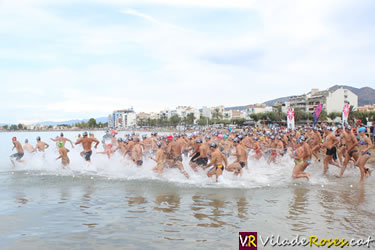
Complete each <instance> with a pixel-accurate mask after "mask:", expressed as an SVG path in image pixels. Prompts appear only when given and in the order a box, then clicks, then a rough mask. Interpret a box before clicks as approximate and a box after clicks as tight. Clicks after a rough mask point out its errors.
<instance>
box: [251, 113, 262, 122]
mask: <svg viewBox="0 0 375 250" xmlns="http://www.w3.org/2000/svg"><path fill="white" fill-rule="evenodd" d="M249 116H250V118H251V119H253V120H254V121H256V122H257V121H259V118H260V116H259V115H258V114H255V113H253V114H250V115H249Z"/></svg>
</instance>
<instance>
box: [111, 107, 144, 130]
mask: <svg viewBox="0 0 375 250" xmlns="http://www.w3.org/2000/svg"><path fill="white" fill-rule="evenodd" d="M136 119H137V115H136V113H135V112H134V110H133V109H123V110H116V111H113V112H112V115H109V117H108V125H110V127H114V128H127V127H131V126H135V125H136Z"/></svg>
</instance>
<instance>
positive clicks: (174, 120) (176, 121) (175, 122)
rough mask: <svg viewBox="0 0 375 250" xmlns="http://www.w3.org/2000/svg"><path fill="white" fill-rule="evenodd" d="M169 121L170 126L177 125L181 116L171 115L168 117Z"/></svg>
mask: <svg viewBox="0 0 375 250" xmlns="http://www.w3.org/2000/svg"><path fill="white" fill-rule="evenodd" d="M169 121H170V123H171V124H172V126H175V127H176V126H177V125H178V124H179V123H180V121H181V118H180V117H179V116H178V115H173V116H172V117H171V118H170V119H169Z"/></svg>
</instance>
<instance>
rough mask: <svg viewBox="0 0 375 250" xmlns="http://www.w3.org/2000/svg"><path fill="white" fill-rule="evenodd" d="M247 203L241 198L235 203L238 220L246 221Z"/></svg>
mask: <svg viewBox="0 0 375 250" xmlns="http://www.w3.org/2000/svg"><path fill="white" fill-rule="evenodd" d="M247 210H248V202H247V200H246V198H244V197H242V198H240V199H239V200H238V201H237V216H238V218H240V219H247Z"/></svg>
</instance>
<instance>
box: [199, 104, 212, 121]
mask: <svg viewBox="0 0 375 250" xmlns="http://www.w3.org/2000/svg"><path fill="white" fill-rule="evenodd" d="M201 116H204V117H206V118H208V119H212V112H211V109H210V108H208V107H206V106H203V107H202V111H201Z"/></svg>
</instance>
